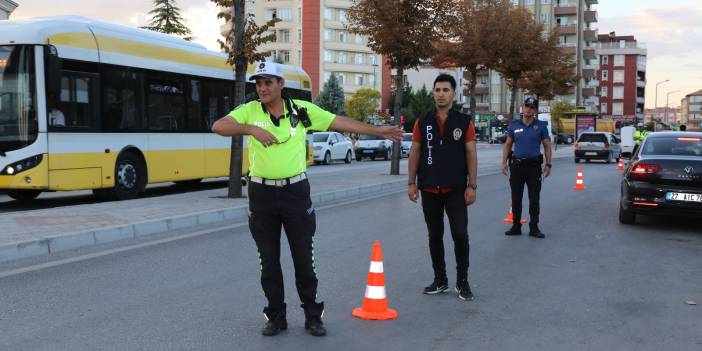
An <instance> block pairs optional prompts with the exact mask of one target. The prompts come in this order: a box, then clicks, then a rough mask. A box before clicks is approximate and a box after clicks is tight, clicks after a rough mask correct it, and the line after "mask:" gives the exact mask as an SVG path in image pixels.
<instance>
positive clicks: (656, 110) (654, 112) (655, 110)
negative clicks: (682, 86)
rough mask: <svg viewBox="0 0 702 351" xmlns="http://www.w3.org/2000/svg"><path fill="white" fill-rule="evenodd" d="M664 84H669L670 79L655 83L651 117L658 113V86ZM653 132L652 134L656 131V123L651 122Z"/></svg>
mask: <svg viewBox="0 0 702 351" xmlns="http://www.w3.org/2000/svg"><path fill="white" fill-rule="evenodd" d="M666 82H670V79H666V80H662V81H660V82H658V83H656V101H655V106H653V115H654V116H655V115H656V113H658V86H659V85H661V84H663V83H666ZM653 131H654V132H655V131H656V122H655V121H653Z"/></svg>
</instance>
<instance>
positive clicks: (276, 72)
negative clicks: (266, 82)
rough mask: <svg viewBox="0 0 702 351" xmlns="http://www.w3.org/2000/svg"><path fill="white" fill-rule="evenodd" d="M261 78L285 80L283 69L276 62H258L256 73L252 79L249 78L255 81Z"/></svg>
mask: <svg viewBox="0 0 702 351" xmlns="http://www.w3.org/2000/svg"><path fill="white" fill-rule="evenodd" d="M259 77H261V78H263V77H265V78H272V77H277V78H280V79H283V69H282V67H281V66H280V65H279V64H277V63H275V62H256V71H255V72H254V74H253V75H252V76H251V77H249V80H255V79H256V78H259Z"/></svg>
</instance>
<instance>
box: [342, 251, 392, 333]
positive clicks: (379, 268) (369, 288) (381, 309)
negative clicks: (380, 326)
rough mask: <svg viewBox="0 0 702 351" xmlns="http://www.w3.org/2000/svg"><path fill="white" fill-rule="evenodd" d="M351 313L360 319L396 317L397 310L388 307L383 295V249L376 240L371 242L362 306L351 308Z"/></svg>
mask: <svg viewBox="0 0 702 351" xmlns="http://www.w3.org/2000/svg"><path fill="white" fill-rule="evenodd" d="M351 315H352V316H354V317H356V318H361V319H376V320H386V319H395V318H397V311H395V310H393V309H389V308H388V300H387V297H386V296H385V273H383V249H382V248H380V242H379V241H378V240H376V241H375V244H373V253H371V263H370V269H369V270H368V285H366V295H365V297H364V299H363V306H361V307H357V308H354V309H353V312H351Z"/></svg>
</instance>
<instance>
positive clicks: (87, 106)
mask: <svg viewBox="0 0 702 351" xmlns="http://www.w3.org/2000/svg"><path fill="white" fill-rule="evenodd" d="M97 80H98V75H97V74H94V73H83V72H72V71H64V72H63V74H62V77H61V94H60V96H59V103H58V106H56V107H54V108H52V109H51V111H49V117H50V120H49V124H50V125H51V126H52V127H57V128H71V129H76V130H94V129H96V128H97V124H98V123H97V116H98V113H97V101H98V99H97V94H96V89H97V84H98V82H97Z"/></svg>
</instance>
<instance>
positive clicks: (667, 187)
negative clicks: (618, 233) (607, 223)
mask: <svg viewBox="0 0 702 351" xmlns="http://www.w3.org/2000/svg"><path fill="white" fill-rule="evenodd" d="M637 214H651V215H666V216H667V215H670V216H687V217H689V218H691V219H698V218H700V216H701V215H702V133H689V132H659V133H652V134H649V135H648V136H647V137H646V139H644V141H643V143H642V144H641V146H640V147H639V148H638V150H637V151H636V152H635V153H634V155H633V156H632V159H631V161H630V162H629V164H628V165H627V168H626V170H625V171H624V177H623V179H622V184H621V199H620V202H619V222H620V223H623V224H634V223H635V222H636V216H637Z"/></svg>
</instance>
